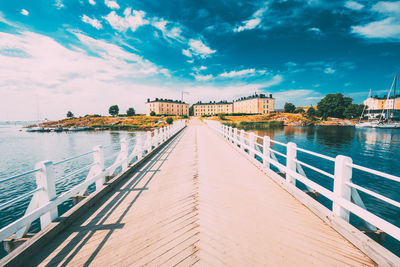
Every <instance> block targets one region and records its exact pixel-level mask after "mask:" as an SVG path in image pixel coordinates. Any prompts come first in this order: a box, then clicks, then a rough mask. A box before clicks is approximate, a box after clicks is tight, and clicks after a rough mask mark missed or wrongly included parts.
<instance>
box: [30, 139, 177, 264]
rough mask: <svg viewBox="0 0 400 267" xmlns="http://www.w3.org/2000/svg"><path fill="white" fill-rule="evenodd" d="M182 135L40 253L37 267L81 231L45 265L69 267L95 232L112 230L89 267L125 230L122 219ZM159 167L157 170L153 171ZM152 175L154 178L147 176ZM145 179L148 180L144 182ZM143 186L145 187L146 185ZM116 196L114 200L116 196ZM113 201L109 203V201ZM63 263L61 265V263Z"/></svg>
mask: <svg viewBox="0 0 400 267" xmlns="http://www.w3.org/2000/svg"><path fill="white" fill-rule="evenodd" d="M182 134H183V132H181V133H179V134H178V135H177V136H176V137H175V138H174V139H173V140H171V141H170V142H169V143H168V144H167V145H166V146H165V147H163V148H162V149H161V150H160V151H159V152H158V153H157V154H156V155H154V156H153V157H152V158H151V159H150V160H149V161H148V162H146V163H145V164H144V166H141V167H140V168H139V170H138V171H137V172H135V173H133V174H132V177H131V178H128V179H126V180H125V181H124V182H122V183H121V184H120V185H118V186H117V187H116V188H115V189H114V190H112V191H111V192H109V193H108V194H107V195H105V196H104V197H103V198H102V199H101V201H100V202H99V203H98V204H96V205H95V206H94V207H93V208H91V209H90V210H89V211H88V213H87V214H85V216H83V217H81V218H80V220H79V222H77V223H75V224H72V225H71V226H69V227H68V228H67V229H66V232H64V233H62V234H61V235H60V236H59V237H57V238H56V239H55V240H53V242H51V243H50V244H48V245H47V247H45V248H43V249H42V250H41V253H40V255H38V258H36V259H35V261H34V262H35V263H37V264H39V263H40V262H42V261H43V260H45V259H46V258H47V257H48V256H49V255H50V254H51V253H52V252H53V251H54V250H55V249H56V248H57V247H59V246H60V245H61V244H62V243H63V242H65V240H66V239H67V238H68V237H69V236H70V235H72V234H73V233H74V232H76V231H78V233H77V234H76V235H75V237H74V238H72V239H71V240H70V241H68V244H67V245H66V246H65V247H63V248H62V249H61V250H60V251H59V252H58V253H57V254H56V255H54V256H53V257H52V259H51V260H50V261H49V262H48V263H47V264H46V265H47V266H54V265H59V266H66V265H68V264H69V263H70V262H71V261H72V260H73V259H74V257H75V256H76V255H77V254H78V253H79V251H81V250H82V249H83V248H84V246H85V245H86V244H87V243H88V241H89V240H90V239H91V238H92V237H93V236H94V234H95V232H96V231H99V230H102V231H104V230H109V232H108V233H107V235H106V236H105V237H104V238H103V240H102V241H101V242H100V243H99V244H98V245H97V248H96V249H95V250H94V251H93V253H92V254H91V255H90V257H89V258H88V259H87V261H86V262H85V263H84V264H83V265H84V266H88V265H89V264H90V263H91V262H92V261H93V260H94V258H95V257H96V255H97V254H98V253H99V251H100V250H101V248H102V247H103V246H104V245H105V244H106V243H107V240H108V239H109V238H110V237H111V235H112V234H113V232H114V230H116V229H123V228H124V225H125V224H123V223H121V221H122V220H123V218H124V217H125V216H126V214H127V213H128V211H129V210H130V209H131V208H132V206H133V205H134V203H135V202H136V201H137V200H138V198H139V197H140V196H141V194H142V192H143V191H147V190H149V189H150V188H149V187H148V185H149V184H150V182H151V180H152V179H153V178H154V176H155V175H156V174H157V172H159V171H160V169H161V167H162V166H163V164H164V163H165V162H166V161H167V160H168V157H169V156H170V154H171V153H172V151H173V150H174V148H175V147H176V145H177V144H178V143H179V141H180V139H181V138H182ZM156 165H157V167H156V169H153V168H154V167H155V166H156ZM148 174H151V175H148ZM144 179H147V180H146V181H144ZM140 182H142V183H141V187H140V188H136V186H138V184H139V183H140ZM143 182H144V184H143ZM116 192H117V194H116V195H115V196H113V194H115V193H116ZM132 193H133V194H137V195H136V196H135V197H134V199H133V200H132V202H130V203H129V205H128V206H127V207H126V208H125V210H124V211H123V212H122V214H121V215H120V216H119V218H118V219H117V220H116V221H114V223H112V224H106V223H105V222H106V221H107V219H108V218H110V216H111V215H112V214H113V212H114V211H116V210H117V208H118V207H119V206H120V205H121V204H122V202H123V201H124V200H125V199H126V198H127V197H128V196H129V195H130V194H132ZM111 197H112V199H111V200H110V198H111ZM106 202H109V203H107V205H106V206H104V207H102V209H101V210H100V212H98V208H99V207H101V206H102V205H104V203H106ZM95 212H98V214H96V215H95V216H94V217H93V218H92V219H91V220H90V222H89V223H87V224H86V225H85V226H81V224H83V223H86V222H87V220H88V219H89V218H90V217H91V216H92V215H93V213H95ZM61 261H63V263H62V264H61V265H60V262H61Z"/></svg>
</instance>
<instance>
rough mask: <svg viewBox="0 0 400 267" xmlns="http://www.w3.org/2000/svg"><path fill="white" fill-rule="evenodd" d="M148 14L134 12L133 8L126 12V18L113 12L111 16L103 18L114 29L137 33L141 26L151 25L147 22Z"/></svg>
mask: <svg viewBox="0 0 400 267" xmlns="http://www.w3.org/2000/svg"><path fill="white" fill-rule="evenodd" d="M145 15H146V13H145V12H144V11H137V10H132V9H131V8H127V9H125V11H124V17H121V16H118V15H117V13H116V12H115V11H111V13H110V14H108V15H107V16H105V17H103V18H104V19H105V20H107V22H108V23H109V24H110V25H111V27H113V28H114V29H116V30H118V31H121V32H124V31H127V30H128V29H131V31H133V32H134V31H136V30H137V28H139V27H140V26H143V25H146V24H149V21H148V20H146V19H145V18H144V17H145Z"/></svg>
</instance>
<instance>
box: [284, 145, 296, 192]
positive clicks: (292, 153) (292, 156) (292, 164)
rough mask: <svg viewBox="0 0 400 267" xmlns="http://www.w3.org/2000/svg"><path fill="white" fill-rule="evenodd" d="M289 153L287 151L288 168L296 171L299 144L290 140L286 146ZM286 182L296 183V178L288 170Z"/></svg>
mask: <svg viewBox="0 0 400 267" xmlns="http://www.w3.org/2000/svg"><path fill="white" fill-rule="evenodd" d="M286 149H287V153H286V168H287V169H288V170H292V171H294V172H296V170H297V168H296V161H295V160H296V157H297V145H296V144H295V143H293V142H289V143H288V144H287V146H286ZM286 182H287V183H290V184H293V185H296V178H294V177H293V176H291V175H290V174H289V173H287V172H286Z"/></svg>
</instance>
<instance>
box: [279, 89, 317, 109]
mask: <svg viewBox="0 0 400 267" xmlns="http://www.w3.org/2000/svg"><path fill="white" fill-rule="evenodd" d="M273 96H274V98H275V109H280V108H283V106H284V104H285V103H286V102H290V103H296V106H308V105H310V104H313V105H315V104H316V103H317V102H318V101H319V100H320V99H321V98H322V97H323V95H321V93H319V92H317V91H315V90H312V89H288V90H285V91H281V92H274V93H273Z"/></svg>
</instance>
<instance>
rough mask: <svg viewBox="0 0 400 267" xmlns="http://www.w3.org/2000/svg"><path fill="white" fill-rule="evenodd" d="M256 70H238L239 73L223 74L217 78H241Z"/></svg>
mask: <svg viewBox="0 0 400 267" xmlns="http://www.w3.org/2000/svg"><path fill="white" fill-rule="evenodd" d="M255 71H256V70H255V69H245V70H239V71H234V70H233V71H230V72H224V73H221V74H220V75H219V76H221V77H225V78H232V77H236V76H243V75H248V74H253V73H254V72H255Z"/></svg>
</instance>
